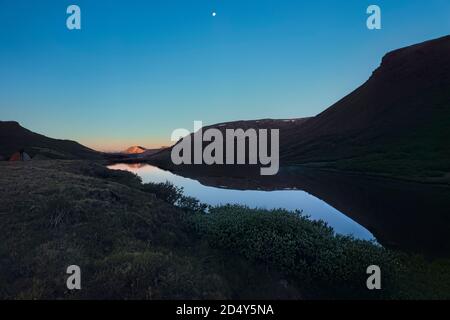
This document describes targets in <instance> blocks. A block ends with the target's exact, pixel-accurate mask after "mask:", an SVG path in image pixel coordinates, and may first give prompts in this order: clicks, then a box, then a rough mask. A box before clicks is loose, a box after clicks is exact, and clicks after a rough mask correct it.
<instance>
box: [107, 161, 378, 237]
mask: <svg viewBox="0 0 450 320" xmlns="http://www.w3.org/2000/svg"><path fill="white" fill-rule="evenodd" d="M108 168H110V169H113V170H125V171H130V172H133V173H135V174H137V175H139V176H140V177H141V178H142V180H143V182H155V183H160V182H166V181H169V182H171V183H172V184H174V185H176V186H178V187H183V188H184V193H185V195H187V196H191V197H195V198H197V199H199V200H200V201H202V202H204V203H207V204H209V205H221V204H228V203H230V204H241V205H246V206H249V207H253V208H255V207H257V208H264V209H274V208H283V209H288V210H302V211H303V213H304V214H306V215H309V216H310V217H311V219H314V220H323V221H325V222H327V223H328V224H329V225H330V226H331V227H333V228H334V230H335V231H336V232H337V233H339V234H344V235H352V236H354V237H355V238H358V239H364V240H375V238H374V236H373V235H372V233H370V232H369V231H368V230H367V229H366V228H364V227H363V226H361V225H359V224H358V223H356V222H355V221H353V220H352V219H350V218H349V217H347V216H346V215H344V214H343V213H341V212H339V211H338V210H336V209H335V208H333V207H332V206H330V205H328V204H327V203H326V202H325V201H322V200H320V199H318V198H316V197H314V196H312V195H311V194H309V193H307V192H305V191H302V190H277V191H261V190H234V189H230V188H225V187H212V186H205V185H203V184H201V183H200V182H199V181H197V180H195V179H190V178H185V177H182V176H179V175H177V174H174V173H172V172H170V171H166V170H162V169H160V168H158V167H155V166H152V165H148V164H138V165H136V164H114V165H111V166H109V167H108Z"/></svg>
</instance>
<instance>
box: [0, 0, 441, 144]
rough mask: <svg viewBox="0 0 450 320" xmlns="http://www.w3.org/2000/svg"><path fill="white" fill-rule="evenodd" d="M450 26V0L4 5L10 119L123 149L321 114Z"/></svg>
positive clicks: (4, 94) (3, 92)
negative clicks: (372, 12)
mask: <svg viewBox="0 0 450 320" xmlns="http://www.w3.org/2000/svg"><path fill="white" fill-rule="evenodd" d="M70 4H77V5H79V6H80V7H81V10H82V30H81V31H69V30H68V29H67V28H66V18H67V15H66V8H67V6H68V5H70ZM370 4H378V5H379V6H380V7H381V9H382V19H383V20H382V23H383V29H382V30H380V31H369V30H368V29H367V28H366V17H367V15H366V8H367V6H368V5H370ZM213 11H215V12H217V16H215V17H213V16H212V12H213ZM449 30H450V1H448V0H428V1H426V0H395V1H394V0H390V1H378V0H373V1H365V0H340V1H338V0H315V1H312V0H311V1H300V0H291V1H288V0H158V1H156V0H147V1H144V0H142V1H137V0H127V1H122V0H117V1H113V0H85V1H84V0H71V1H64V0H53V1H51V0H39V1H35V0H27V1H25V0H0V119H1V120H17V121H19V122H20V123H21V124H22V125H23V126H25V127H27V128H29V129H31V130H33V131H37V132H40V133H44V134H46V135H48V136H51V137H56V138H70V139H74V140H78V141H80V142H82V143H84V144H87V145H89V146H91V147H94V148H98V149H108V150H111V149H121V148H123V147H125V146H128V145H130V144H132V145H134V144H141V145H145V146H148V147H152V146H158V145H160V144H168V143H169V138H170V134H171V132H172V130H173V129H175V128H180V127H183V128H188V129H192V125H193V121H194V120H202V121H203V122H204V123H205V124H212V123H216V122H223V121H229V120H238V119H256V118H292V117H304V116H312V115H315V114H317V113H319V112H320V111H322V110H324V109H325V108H327V107H328V106H330V105H331V104H332V103H334V102H335V101H337V100H338V99H340V98H341V97H343V96H344V95H346V94H347V93H349V92H350V91H352V90H353V89H355V88H356V87H357V86H359V85H360V84H362V83H363V82H364V81H365V80H366V79H367V78H368V77H369V76H370V74H371V72H372V70H373V69H374V68H376V67H377V66H378V65H379V63H380V60H381V57H382V56H383V55H384V54H385V53H386V52H388V51H390V50H392V49H396V48H399V47H402V46H405V45H409V44H413V43H417V42H421V41H424V40H428V39H432V38H437V37H440V36H444V35H447V34H449V33H450V32H449Z"/></svg>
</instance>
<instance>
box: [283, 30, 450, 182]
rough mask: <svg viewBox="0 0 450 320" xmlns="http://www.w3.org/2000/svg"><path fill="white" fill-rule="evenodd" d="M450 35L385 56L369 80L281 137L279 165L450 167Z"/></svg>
mask: <svg viewBox="0 0 450 320" xmlns="http://www.w3.org/2000/svg"><path fill="white" fill-rule="evenodd" d="M449 141H450V36H446V37H443V38H439V39H436V40H432V41H427V42H424V43H421V44H417V45H413V46H410V47H406V48H402V49H399V50H395V51H393V52H390V53H388V54H387V55H385V56H384V58H383V60H382V63H381V66H380V67H379V68H378V69H376V70H375V71H374V72H373V74H372V76H371V77H370V79H369V80H368V81H367V82H366V83H364V84H363V85H362V86H361V87H359V88H358V89H356V90H355V91H354V92H352V93H351V94H349V95H348V96H346V97H344V98H343V99H342V100H340V101H338V102H337V103H336V104H334V105H333V106H331V107H330V108H328V109H327V110H325V111H324V112H322V113H321V114H319V115H317V116H316V117H314V118H312V119H310V120H309V121H308V122H306V123H305V124H304V125H303V126H301V127H299V128H298V129H295V130H292V131H291V132H289V133H288V134H287V135H285V136H283V137H282V140H281V159H282V161H283V162H284V163H290V164H299V163H303V164H305V163H309V164H311V163H315V164H316V165H318V166H326V167H334V168H337V169H344V170H352V171H363V172H376V173H386V174H392V175H399V176H403V175H404V176H410V175H416V176H428V177H439V176H445V174H448V173H449V172H450V142H449Z"/></svg>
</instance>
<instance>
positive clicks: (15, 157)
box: [9, 150, 31, 161]
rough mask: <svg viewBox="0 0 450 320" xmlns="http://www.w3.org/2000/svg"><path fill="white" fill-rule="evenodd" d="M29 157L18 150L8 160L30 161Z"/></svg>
mask: <svg viewBox="0 0 450 320" xmlns="http://www.w3.org/2000/svg"><path fill="white" fill-rule="evenodd" d="M30 160H31V157H30V156H29V155H28V153H26V152H25V151H23V150H20V151H18V152H16V153H14V154H13V155H12V156H11V158H9V161H30Z"/></svg>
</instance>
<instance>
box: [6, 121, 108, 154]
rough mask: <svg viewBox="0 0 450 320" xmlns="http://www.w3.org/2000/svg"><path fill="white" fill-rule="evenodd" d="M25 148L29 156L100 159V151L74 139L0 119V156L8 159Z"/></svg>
mask: <svg viewBox="0 0 450 320" xmlns="http://www.w3.org/2000/svg"><path fill="white" fill-rule="evenodd" d="M21 149H23V150H25V152H27V153H28V154H29V155H30V156H31V157H35V156H38V158H41V159H42V158H44V159H45V158H50V159H101V158H102V153H100V152H97V151H94V150H92V149H89V148H87V147H85V146H83V145H81V144H79V143H77V142H75V141H70V140H58V139H52V138H48V137H46V136H43V135H41V134H37V133H34V132H32V131H30V130H28V129H25V128H23V127H22V126H21V125H20V124H19V123H18V122H15V121H0V156H2V157H4V158H6V159H8V158H9V157H10V156H11V155H12V154H13V153H14V152H17V151H18V150H21Z"/></svg>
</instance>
